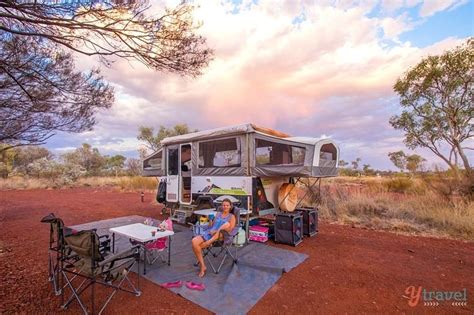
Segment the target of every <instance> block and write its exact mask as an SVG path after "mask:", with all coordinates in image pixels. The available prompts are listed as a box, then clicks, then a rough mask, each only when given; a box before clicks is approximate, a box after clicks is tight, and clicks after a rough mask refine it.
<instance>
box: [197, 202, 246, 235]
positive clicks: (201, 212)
mask: <svg viewBox="0 0 474 315" xmlns="http://www.w3.org/2000/svg"><path fill="white" fill-rule="evenodd" d="M194 213H195V214H197V215H199V216H201V215H202V216H206V217H208V216H209V215H211V214H212V215H214V216H216V214H217V211H216V208H210V209H202V210H196V211H194ZM251 213H252V211H250V210H247V209H240V216H241V217H242V216H245V242H246V243H248V240H249V221H250V214H251Z"/></svg>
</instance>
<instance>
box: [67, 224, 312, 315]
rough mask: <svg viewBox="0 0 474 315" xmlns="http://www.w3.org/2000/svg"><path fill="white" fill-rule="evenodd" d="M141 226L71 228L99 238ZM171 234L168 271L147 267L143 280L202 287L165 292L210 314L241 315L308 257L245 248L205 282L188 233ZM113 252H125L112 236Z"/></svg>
mask: <svg viewBox="0 0 474 315" xmlns="http://www.w3.org/2000/svg"><path fill="white" fill-rule="evenodd" d="M144 220H145V218H144V217H141V216H128V217H121V218H115V219H109V220H102V221H96V222H91V223H87V224H81V225H76V226H73V227H72V228H75V229H77V230H82V229H91V228H96V229H97V231H98V233H99V234H109V231H108V230H109V229H110V228H112V227H117V226H121V225H126V224H132V223H138V222H143V221H144ZM174 231H175V235H174V236H172V241H171V266H168V265H167V264H166V263H162V262H161V261H160V260H159V259H158V260H157V261H156V262H155V264H153V265H151V266H150V265H147V273H146V275H144V276H143V277H144V278H146V279H148V280H150V281H152V282H154V283H156V284H161V283H165V282H172V281H177V280H182V281H183V283H184V282H185V281H194V282H200V283H203V284H204V285H205V286H206V289H205V290H204V291H196V290H191V289H188V288H187V287H186V286H185V285H183V286H182V287H181V288H172V289H170V290H171V291H172V292H174V293H176V294H178V295H181V296H182V297H184V298H186V299H188V300H190V301H192V302H194V303H196V304H198V305H200V306H202V307H204V308H205V309H207V310H209V311H211V312H214V313H216V314H245V313H247V312H248V311H249V310H250V309H251V308H252V307H253V306H254V305H255V304H256V303H257V302H258V301H259V300H260V299H261V298H262V297H263V296H264V295H265V293H266V292H267V291H268V290H269V289H270V288H271V287H272V286H273V285H274V284H275V283H276V282H277V281H278V279H279V278H280V277H281V275H282V274H283V273H284V272H289V271H290V270H291V269H293V268H295V267H296V266H298V265H299V264H300V263H302V262H303V261H304V260H305V259H306V258H308V255H305V254H300V253H297V252H294V251H291V250H285V249H280V248H276V247H272V246H267V245H265V244H260V243H254V242H251V243H249V244H248V245H246V246H244V247H241V248H239V249H238V254H237V255H238V257H237V258H238V263H237V264H232V259H231V258H230V257H228V258H227V260H226V262H225V263H224V265H223V267H222V269H221V271H220V272H219V274H215V273H214V272H213V271H212V269H211V267H210V266H207V272H206V276H205V277H204V278H199V277H198V275H197V274H198V272H199V267H195V266H194V263H195V262H196V258H195V256H194V254H193V251H192V249H191V239H192V232H191V231H190V230H189V229H187V228H186V227H183V226H180V225H177V224H175V225H174ZM115 246H116V250H123V249H126V248H127V247H129V246H130V243H129V241H128V239H127V238H125V237H123V236H118V235H116V236H115ZM233 250H234V249H233ZM221 258H222V257H218V258H211V259H215V260H214V261H215V265H216V266H217V265H218V264H219V262H220V259H221ZM206 264H208V263H207V261H206Z"/></svg>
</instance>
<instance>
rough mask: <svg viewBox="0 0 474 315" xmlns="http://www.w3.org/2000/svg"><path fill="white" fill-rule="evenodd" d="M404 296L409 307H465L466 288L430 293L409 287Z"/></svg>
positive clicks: (422, 289)
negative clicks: (443, 305)
mask: <svg viewBox="0 0 474 315" xmlns="http://www.w3.org/2000/svg"><path fill="white" fill-rule="evenodd" d="M405 294H406V295H404V296H403V297H404V298H406V299H408V305H410V306H411V307H415V306H417V305H423V306H438V305H441V304H449V305H452V306H466V305H467V289H466V288H464V289H462V290H460V291H430V290H427V289H425V288H422V287H421V286H419V287H415V286H413V285H411V286H409V287H407V288H406V289H405Z"/></svg>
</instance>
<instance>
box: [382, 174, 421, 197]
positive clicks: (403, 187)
mask: <svg viewBox="0 0 474 315" xmlns="http://www.w3.org/2000/svg"><path fill="white" fill-rule="evenodd" d="M382 185H383V186H384V187H385V188H386V189H387V191H391V192H398V193H406V192H409V191H411V190H412V189H413V180H412V179H410V178H408V177H395V178H390V179H388V180H386V181H384V182H383V184H382Z"/></svg>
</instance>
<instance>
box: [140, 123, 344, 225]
mask: <svg viewBox="0 0 474 315" xmlns="http://www.w3.org/2000/svg"><path fill="white" fill-rule="evenodd" d="M338 159H339V148H338V147H337V145H336V144H335V143H334V142H333V141H332V140H331V139H319V138H310V137H290V136H289V135H287V134H284V133H282V132H278V131H275V130H272V129H268V128H261V127H258V126H255V125H254V124H243V125H237V126H230V127H225V128H218V129H212V130H205V131H199V132H194V133H189V134H186V135H180V136H175V137H168V138H165V139H164V140H163V141H162V142H161V148H160V149H159V150H158V151H156V152H154V153H153V154H151V155H150V156H148V157H147V158H145V159H144V161H143V174H144V175H145V176H156V177H159V178H160V185H161V188H160V189H159V191H161V193H162V199H161V200H160V202H164V203H165V205H166V207H167V208H170V209H172V210H171V211H172V215H173V216H174V218H175V219H176V212H179V213H180V214H181V215H182V214H183V213H186V216H189V215H190V214H191V213H192V212H193V211H194V210H198V209H205V208H212V207H213V205H214V202H215V201H216V200H219V197H221V198H222V196H232V197H234V198H235V200H236V201H237V200H238V201H239V203H240V206H241V208H245V209H247V210H249V212H251V213H252V216H257V215H265V214H270V213H275V212H278V211H279V209H280V208H281V204H280V203H281V200H279V199H278V192H279V190H280V188H281V186H282V185H284V184H288V183H291V182H294V179H295V178H309V177H312V178H322V177H333V176H337V165H338ZM158 197H159V196H158ZM280 199H281V198H280Z"/></svg>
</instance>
